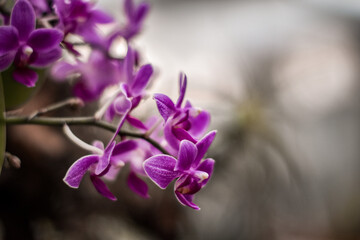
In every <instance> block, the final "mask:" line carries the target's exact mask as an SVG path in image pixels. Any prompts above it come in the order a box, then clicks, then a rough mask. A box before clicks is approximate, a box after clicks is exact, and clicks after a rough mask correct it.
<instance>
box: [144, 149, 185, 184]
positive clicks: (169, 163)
mask: <svg viewBox="0 0 360 240" xmlns="http://www.w3.org/2000/svg"><path fill="white" fill-rule="evenodd" d="M175 165H176V159H175V158H174V157H171V156H168V155H163V154H160V155H155V156H153V157H150V158H148V159H147V160H145V161H144V164H143V166H144V170H145V172H146V174H147V175H148V176H149V178H150V179H151V180H152V181H153V182H154V183H155V184H156V185H158V186H159V187H160V188H161V189H165V188H166V187H167V186H168V185H169V184H170V182H171V181H172V180H174V179H175V178H176V177H177V176H178V175H179V174H178V173H177V172H175V171H174V168H175Z"/></svg>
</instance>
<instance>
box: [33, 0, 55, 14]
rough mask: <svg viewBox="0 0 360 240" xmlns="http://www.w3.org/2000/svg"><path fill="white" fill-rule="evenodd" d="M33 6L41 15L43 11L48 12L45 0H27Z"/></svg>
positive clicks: (48, 8)
mask: <svg viewBox="0 0 360 240" xmlns="http://www.w3.org/2000/svg"><path fill="white" fill-rule="evenodd" d="M28 1H29V2H30V3H31V5H32V6H33V7H34V10H35V13H36V15H37V16H38V17H41V16H42V14H43V13H47V12H50V7H49V5H48V1H47V0H28Z"/></svg>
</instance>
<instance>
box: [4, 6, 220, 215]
mask: <svg viewBox="0 0 360 240" xmlns="http://www.w3.org/2000/svg"><path fill="white" fill-rule="evenodd" d="M124 10H125V11H124V12H125V18H126V22H125V23H124V24H122V25H117V24H114V19H113V18H112V17H111V16H110V15H108V14H107V13H105V12H103V11H101V10H99V9H97V8H96V6H95V5H94V3H92V2H90V1H85V0H54V1H47V0H17V1H16V2H15V5H14V7H13V9H12V11H11V15H10V18H9V20H8V21H6V19H5V18H3V20H4V21H3V23H4V25H3V26H0V71H4V70H6V69H8V68H9V67H10V66H13V70H12V71H13V72H12V76H13V78H14V80H15V81H17V82H19V83H21V84H23V85H25V86H27V87H33V86H35V84H36V82H37V80H38V75H37V73H36V69H37V68H44V67H48V66H49V65H52V66H51V67H52V68H51V73H52V76H53V78H54V79H55V80H57V81H65V80H69V79H71V80H72V81H71V82H72V83H73V94H74V95H75V96H76V97H79V98H81V99H82V100H83V101H84V102H90V101H95V100H99V98H100V97H103V98H104V99H105V100H104V101H103V102H102V104H101V106H100V107H99V109H98V111H97V112H96V113H95V117H96V118H97V119H104V120H106V121H109V122H113V121H118V127H117V130H116V131H115V133H114V135H113V137H112V138H111V139H110V141H109V142H108V143H107V145H106V146H104V144H103V143H102V142H100V141H95V142H94V143H93V144H92V145H90V144H87V143H85V142H83V141H82V140H80V139H79V138H77V137H76V136H75V135H74V134H73V133H72V132H71V130H70V128H69V127H68V126H67V125H65V126H64V131H65V133H66V134H67V136H69V138H70V139H71V140H73V142H74V143H76V144H78V145H79V146H81V147H83V148H84V149H86V150H88V151H89V152H90V153H91V154H90V155H87V156H84V157H82V158H80V159H78V160H77V161H75V162H74V163H73V165H72V166H71V167H70V168H69V170H68V172H67V173H66V175H65V177H64V182H65V183H66V184H67V185H69V186H70V187H72V188H78V187H79V185H80V182H81V180H82V178H83V176H84V175H85V174H86V173H87V172H89V174H90V179H91V181H92V183H93V185H94V187H95V188H96V190H97V191H98V192H99V193H100V194H101V195H103V196H105V197H107V198H109V199H111V200H116V197H115V196H114V195H113V194H112V192H111V191H110V190H109V188H108V187H107V185H106V184H105V182H104V181H103V180H104V179H105V180H114V179H116V177H117V175H118V173H119V172H120V171H121V169H122V168H123V167H124V166H125V165H126V164H128V165H130V171H129V175H128V178H127V182H128V186H129V187H130V189H132V190H133V191H134V192H135V193H137V194H138V195H140V196H142V197H144V198H147V197H149V194H148V186H147V183H146V180H145V179H146V178H150V179H151V180H152V181H153V182H154V183H155V184H156V185H158V186H159V187H160V188H162V189H164V188H166V187H167V186H168V185H169V184H170V183H171V182H172V181H173V180H175V179H177V180H176V182H175V184H174V191H175V196H176V197H177V199H178V200H179V202H180V203H182V204H183V205H186V206H189V207H191V208H193V209H199V207H198V206H197V205H196V204H194V203H193V197H194V194H195V193H197V192H198V191H199V190H200V189H201V188H203V187H204V186H205V185H206V183H207V182H208V180H209V178H210V176H211V175H212V172H213V168H214V160H213V159H210V158H207V159H204V156H205V154H206V152H207V150H208V148H209V147H210V145H211V143H212V142H213V140H214V138H215V135H216V131H211V132H208V133H207V129H208V126H209V123H210V114H209V113H208V112H207V111H204V110H202V109H200V108H196V107H194V106H193V105H192V104H191V103H190V102H189V101H186V102H184V99H185V92H186V87H187V77H186V75H185V74H180V80H179V82H180V84H179V85H180V91H179V97H178V99H177V101H176V102H173V101H172V100H171V99H170V98H169V97H168V96H166V95H164V94H155V95H154V97H153V99H154V100H155V103H156V105H157V108H158V111H159V113H160V115H161V118H160V117H156V116H152V117H150V118H149V119H147V120H141V119H138V118H136V117H135V116H134V114H133V110H134V109H135V108H137V107H138V106H139V105H140V104H141V103H142V100H143V99H144V97H145V96H146V95H147V94H146V91H147V88H148V85H149V83H150V80H151V78H152V76H153V72H154V70H153V67H152V66H151V65H150V64H144V65H141V64H140V54H139V52H138V51H137V50H136V49H134V48H133V46H132V44H131V42H132V38H133V37H134V36H136V35H137V34H138V33H139V32H140V31H141V29H142V25H143V21H144V19H145V17H146V15H147V13H148V11H149V5H148V4H147V3H140V4H138V5H135V4H134V3H133V1H132V0H124ZM108 23H112V26H115V27H113V29H112V30H111V31H110V32H109V34H103V33H100V31H99V25H101V24H108ZM73 36H77V39H80V40H81V42H80V44H81V45H86V46H89V47H90V49H91V50H90V54H89V57H88V59H87V60H86V61H84V60H83V59H82V58H81V56H82V54H81V52H79V51H78V50H77V47H76V46H77V45H78V44H79V42H74V41H72V37H73ZM119 38H121V39H123V40H124V41H125V42H126V45H127V52H126V55H125V57H123V58H121V57H117V56H114V55H113V54H112V52H111V49H112V46H113V44H115V42H116V40H117V39H119ZM77 41H79V40H77ZM64 53H66V54H68V55H69V54H70V55H71V56H73V59H74V61H72V62H67V61H65V60H64V58H63V59H61V60H59V59H60V58H61V57H62V56H63V55H64ZM80 59H82V60H80ZM109 89H113V91H112V92H111V93H110V94H108V95H106V97H104V92H105V90H109ZM107 92H109V91H107ZM125 123H126V124H127V125H128V127H131V128H133V129H135V130H136V131H138V132H139V133H143V134H145V135H146V136H147V137H149V138H151V139H153V140H154V141H156V142H157V143H158V145H159V146H161V149H160V150H162V151H160V150H159V148H156V147H155V146H154V145H152V144H150V143H149V141H145V140H144V139H141V138H134V139H128V138H125V137H123V138H122V139H121V140H118V141H117V140H116V136H117V135H118V133H119V131H120V129H122V128H123V126H124V124H125ZM206 133H207V134H206Z"/></svg>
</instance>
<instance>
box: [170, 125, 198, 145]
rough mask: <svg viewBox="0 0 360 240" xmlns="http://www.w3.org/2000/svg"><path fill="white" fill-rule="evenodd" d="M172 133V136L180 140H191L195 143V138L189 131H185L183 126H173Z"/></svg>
mask: <svg viewBox="0 0 360 240" xmlns="http://www.w3.org/2000/svg"><path fill="white" fill-rule="evenodd" d="M171 130H172V133H173V134H174V136H175V137H176V138H177V139H178V140H180V141H182V140H188V141H191V142H193V143H196V142H197V141H196V139H194V138H193V137H192V136H191V135H190V133H189V132H187V131H186V130H185V129H183V128H177V127H173V128H172V129H171Z"/></svg>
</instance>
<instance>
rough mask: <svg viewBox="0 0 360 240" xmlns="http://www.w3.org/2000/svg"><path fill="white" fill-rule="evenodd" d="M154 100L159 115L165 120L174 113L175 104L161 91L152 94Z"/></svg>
mask: <svg viewBox="0 0 360 240" xmlns="http://www.w3.org/2000/svg"><path fill="white" fill-rule="evenodd" d="M154 100H155V102H156V105H157V108H158V109H159V112H160V115H161V116H162V117H163V119H164V121H165V122H166V121H167V120H168V118H169V117H170V116H171V115H172V114H174V113H175V111H176V108H175V104H174V103H173V101H171V99H170V98H169V97H168V96H166V95H165V94H161V93H157V94H154Z"/></svg>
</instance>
